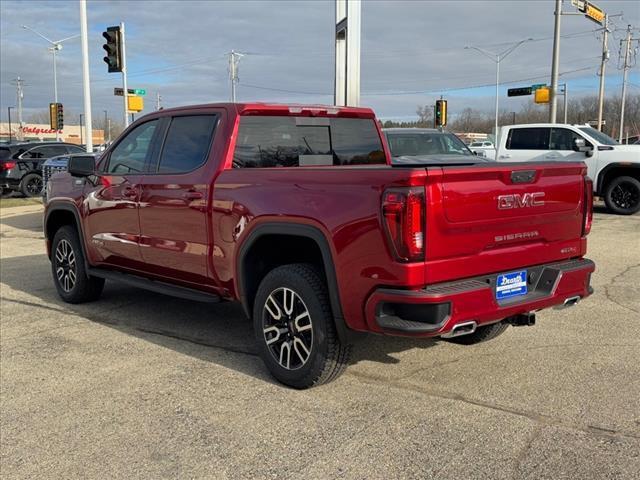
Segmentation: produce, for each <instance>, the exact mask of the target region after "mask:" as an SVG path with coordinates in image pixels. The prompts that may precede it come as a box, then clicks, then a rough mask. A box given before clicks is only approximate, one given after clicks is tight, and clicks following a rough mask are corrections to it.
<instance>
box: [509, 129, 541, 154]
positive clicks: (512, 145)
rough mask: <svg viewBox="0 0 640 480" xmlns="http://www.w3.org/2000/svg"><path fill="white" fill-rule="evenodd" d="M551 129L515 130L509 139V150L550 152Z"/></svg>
mask: <svg viewBox="0 0 640 480" xmlns="http://www.w3.org/2000/svg"><path fill="white" fill-rule="evenodd" d="M550 131H551V129H550V128H513V129H511V130H509V136H508V137H507V149H508V150H549V134H550Z"/></svg>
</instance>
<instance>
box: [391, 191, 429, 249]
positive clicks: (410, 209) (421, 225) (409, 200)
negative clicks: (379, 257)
mask: <svg viewBox="0 0 640 480" xmlns="http://www.w3.org/2000/svg"><path fill="white" fill-rule="evenodd" d="M424 214H425V201H424V189H423V188H419V187H418V188H394V189H390V190H387V191H385V192H384V194H383V196H382V218H383V222H384V229H385V232H386V234H387V238H388V240H389V246H390V248H391V250H392V252H393V254H394V256H395V257H396V259H398V260H400V261H402V262H417V261H420V260H424V241H425V232H424V229H425V220H424Z"/></svg>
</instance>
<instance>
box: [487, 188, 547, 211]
mask: <svg viewBox="0 0 640 480" xmlns="http://www.w3.org/2000/svg"><path fill="white" fill-rule="evenodd" d="M543 197H544V192H534V193H523V194H522V195H521V194H519V193H512V194H510V195H499V196H498V210H509V209H510V208H524V207H541V206H542V205H544V200H542V198H543Z"/></svg>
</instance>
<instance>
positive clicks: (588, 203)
mask: <svg viewBox="0 0 640 480" xmlns="http://www.w3.org/2000/svg"><path fill="white" fill-rule="evenodd" d="M582 213H583V215H584V221H583V224H582V236H583V237H584V236H585V235H589V232H590V231H591V223H592V222H593V180H591V179H590V178H589V177H584V210H583V212H582Z"/></svg>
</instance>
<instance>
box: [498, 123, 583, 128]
mask: <svg viewBox="0 0 640 480" xmlns="http://www.w3.org/2000/svg"><path fill="white" fill-rule="evenodd" d="M590 126H591V125H589V124H588V123H518V124H516V125H503V126H502V127H501V128H513V127H518V128H519V127H590Z"/></svg>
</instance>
